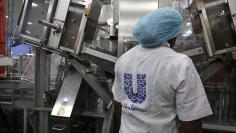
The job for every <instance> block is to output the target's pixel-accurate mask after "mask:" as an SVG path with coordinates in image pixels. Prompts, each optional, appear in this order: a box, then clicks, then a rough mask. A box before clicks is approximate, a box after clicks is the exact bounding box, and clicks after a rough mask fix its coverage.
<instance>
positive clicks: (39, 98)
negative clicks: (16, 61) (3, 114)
mask: <svg viewBox="0 0 236 133" xmlns="http://www.w3.org/2000/svg"><path fill="white" fill-rule="evenodd" d="M144 5H145V6H144ZM165 6H173V7H175V8H177V9H178V10H179V11H180V12H181V13H182V15H183V17H184V22H183V29H182V31H181V34H180V36H179V37H178V40H177V42H176V45H175V47H174V49H175V50H176V51H178V52H181V53H184V54H186V55H188V56H190V57H191V58H192V59H193V62H194V64H195V66H196V68H197V70H198V72H199V74H200V76H201V78H202V81H203V84H204V87H205V89H206V92H207V94H208V99H209V101H210V103H211V106H212V109H213V111H214V115H213V116H211V117H208V118H206V119H205V120H204V124H203V128H204V130H206V131H208V130H210V131H212V130H214V131H215V132H236V126H235V120H236V113H235V112H236V108H235V107H236V102H234V101H235V95H236V90H235V87H236V84H235V79H236V76H235V75H236V73H235V72H236V70H235V67H234V65H235V59H236V52H235V51H236V49H235V45H236V40H235V38H236V31H235V27H236V15H235V13H236V9H235V7H236V3H235V0H204V1H202V2H199V1H198V0H195V1H190V0H174V2H173V1H172V0H119V1H118V0H113V1H107V0H103V1H102V0H25V1H24V4H23V8H22V12H21V14H20V17H19V23H18V26H17V31H16V34H15V43H16V44H17V43H18V42H19V41H20V42H25V43H27V44H29V45H32V46H34V47H35V48H36V55H35V73H34V74H35V77H34V81H35V90H34V93H35V98H34V107H33V108H32V109H31V111H32V114H31V115H32V116H33V117H30V118H32V119H33V120H38V121H37V122H35V123H34V124H31V126H32V127H33V131H35V132H36V131H38V132H40V133H47V132H52V133H54V132H72V133H73V132H78V131H80V132H81V133H94V132H95V133H101V132H102V133H114V132H115V127H114V123H113V113H114V107H113V105H112V93H111V86H112V81H113V79H114V72H113V68H114V63H115V62H116V60H117V58H119V56H120V55H122V54H123V53H124V52H126V51H128V50H129V49H130V48H132V47H133V46H135V45H137V41H136V39H135V38H134V37H133V34H132V28H133V27H134V26H135V24H136V23H137V22H138V20H139V18H141V17H142V16H143V15H144V14H146V13H148V12H150V11H152V10H155V9H157V8H160V7H165ZM55 55H57V56H58V57H56V56H55ZM52 62H53V63H52ZM52 64H54V65H52ZM50 67H51V68H50ZM53 68H55V69H54V70H52V69H53ZM50 71H51V72H52V71H55V73H54V74H52V73H51V72H50ZM50 75H51V76H50ZM52 75H54V76H52ZM52 77H53V78H52ZM52 83H53V85H52ZM57 95H58V96H57ZM48 99H51V100H48ZM48 101H54V102H50V103H48ZM50 114H51V115H50ZM37 127H38V128H37ZM210 131H209V132H210ZM25 132H27V130H25Z"/></svg>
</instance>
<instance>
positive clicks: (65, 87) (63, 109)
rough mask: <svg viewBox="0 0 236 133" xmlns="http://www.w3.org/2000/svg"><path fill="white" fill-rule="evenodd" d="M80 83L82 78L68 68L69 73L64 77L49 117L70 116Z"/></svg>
mask: <svg viewBox="0 0 236 133" xmlns="http://www.w3.org/2000/svg"><path fill="white" fill-rule="evenodd" d="M81 82H82V77H81V76H80V75H79V74H78V73H77V72H76V70H75V69H73V68H70V70H69V72H68V73H67V75H66V76H65V79H64V82H63V84H62V87H61V90H60V93H59V95H58V97H57V101H56V103H55V105H54V107H53V110H52V113H51V115H53V116H62V117H70V116H71V113H72V110H73V107H74V104H75V100H76V97H77V94H78V91H79V88H80V85H81Z"/></svg>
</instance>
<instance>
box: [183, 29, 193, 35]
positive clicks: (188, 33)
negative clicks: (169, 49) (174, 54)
mask: <svg viewBox="0 0 236 133" xmlns="http://www.w3.org/2000/svg"><path fill="white" fill-rule="evenodd" d="M192 34H193V31H191V30H187V31H186V32H184V34H183V35H182V36H183V37H188V36H190V35H192Z"/></svg>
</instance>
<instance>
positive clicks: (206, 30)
mask: <svg viewBox="0 0 236 133" xmlns="http://www.w3.org/2000/svg"><path fill="white" fill-rule="evenodd" d="M226 2H227V1H225V0H219V1H217V2H215V3H210V4H206V5H204V3H203V2H200V3H199V4H198V10H199V11H200V19H201V23H202V26H203V34H204V39H205V41H206V44H207V45H206V47H207V50H208V54H209V56H214V55H219V54H223V53H228V52H232V51H235V50H236V46H235V47H231V48H226V49H222V50H216V48H215V45H214V40H213V36H212V32H211V29H210V23H209V20H208V16H207V12H206V8H209V7H212V6H217V5H221V4H223V3H226Z"/></svg>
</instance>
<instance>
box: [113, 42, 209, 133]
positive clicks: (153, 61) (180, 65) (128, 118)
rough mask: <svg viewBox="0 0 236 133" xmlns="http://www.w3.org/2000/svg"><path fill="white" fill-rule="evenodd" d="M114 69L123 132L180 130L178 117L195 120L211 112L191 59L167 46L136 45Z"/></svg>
mask: <svg viewBox="0 0 236 133" xmlns="http://www.w3.org/2000/svg"><path fill="white" fill-rule="evenodd" d="M115 72H116V77H115V82H114V85H113V88H112V90H113V93H114V100H116V101H118V102H120V103H121V104H122V116H121V127H120V133H177V126H176V118H177V116H178V118H179V119H180V120H182V121H192V120H196V119H199V118H202V117H205V116H208V115H211V114H212V110H211V107H210V105H209V102H208V100H207V97H206V94H205V91H204V88H203V85H202V82H201V80H200V77H199V75H198V73H197V71H196V69H195V67H194V65H193V63H192V61H191V59H190V58H188V57H187V56H186V55H183V54H180V53H176V52H175V51H174V50H172V49H170V48H168V47H163V46H162V47H158V48H152V49H148V48H143V47H141V46H139V45H138V46H135V47H134V48H132V49H131V50H129V51H128V52H126V53H125V54H123V55H122V56H121V57H120V58H119V59H118V61H117V63H116V66H115Z"/></svg>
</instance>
